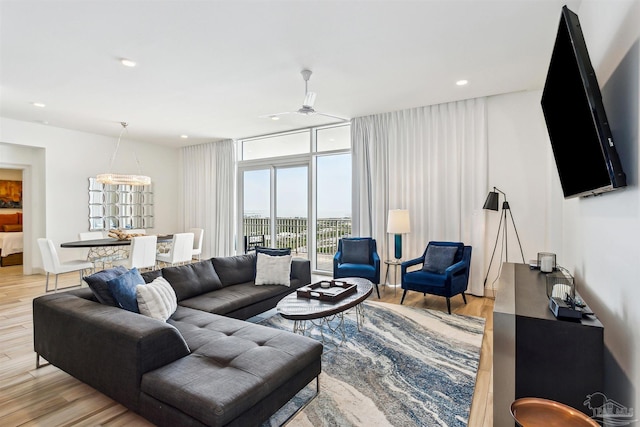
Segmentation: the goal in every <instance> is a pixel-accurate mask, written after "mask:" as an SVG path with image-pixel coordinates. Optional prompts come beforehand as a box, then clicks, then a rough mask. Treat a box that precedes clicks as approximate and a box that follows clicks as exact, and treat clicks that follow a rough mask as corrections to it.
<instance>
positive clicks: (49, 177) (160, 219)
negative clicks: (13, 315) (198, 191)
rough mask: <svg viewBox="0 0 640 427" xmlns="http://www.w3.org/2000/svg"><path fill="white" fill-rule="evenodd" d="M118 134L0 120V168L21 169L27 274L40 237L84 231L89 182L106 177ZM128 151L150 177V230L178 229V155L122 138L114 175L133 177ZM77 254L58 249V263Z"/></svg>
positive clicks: (35, 261)
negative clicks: (152, 222) (152, 214)
mask: <svg viewBox="0 0 640 427" xmlns="http://www.w3.org/2000/svg"><path fill="white" fill-rule="evenodd" d="M116 125H117V124H116ZM119 132H120V128H119V126H114V137H106V136H101V135H94V134H89V133H84V132H77V131H72V130H67V129H61V128H56V127H53V126H46V125H41V124H35V123H27V122H21V121H17V120H11V119H6V118H0V167H2V168H13V169H22V170H23V192H24V201H23V211H24V220H25V228H28V229H29V230H30V231H27V230H25V254H24V256H25V258H27V259H26V260H25V263H24V271H25V273H26V274H30V273H31V272H34V273H35V272H39V271H40V268H41V266H42V262H41V260H40V253H39V252H38V250H37V247H36V245H35V239H37V238H38V237H43V236H45V237H49V238H51V239H53V240H54V242H56V243H58V244H59V243H62V242H66V241H71V240H77V236H78V233H79V232H80V231H87V230H88V227H89V223H88V220H87V217H88V178H89V177H91V176H95V175H96V174H97V173H100V172H108V169H109V163H110V160H111V156H112V154H113V151H114V148H115V144H116V142H117V136H118V133H119ZM125 135H126V134H125ZM133 150H135V153H136V154H137V156H138V158H139V159H140V164H141V169H142V173H144V174H146V175H149V176H151V179H152V181H153V185H154V210H155V227H154V229H153V230H151V231H152V232H154V233H173V232H175V231H176V230H179V228H178V227H179V222H178V217H179V214H178V208H179V203H177V201H178V200H180V194H179V188H180V182H181V172H180V171H181V166H180V164H179V152H178V151H179V150H178V149H177V148H169V147H164V146H160V145H154V144H148V143H142V142H133V141H129V140H125V139H123V140H122V142H121V145H120V151H119V154H118V156H117V158H116V163H118V166H114V170H113V171H114V172H129V173H131V172H134V173H135V172H137V166H136V165H135V162H134V161H131V160H130V158H131V157H132V154H133ZM120 167H121V168H122V169H119V168H120ZM180 231H181V230H180ZM77 254H78V252H74V251H72V250H62V251H61V258H70V257H73V256H75V255H77ZM32 267H33V268H34V270H31V268H32Z"/></svg>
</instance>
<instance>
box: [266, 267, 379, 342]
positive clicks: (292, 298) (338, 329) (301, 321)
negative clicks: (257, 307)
mask: <svg viewBox="0 0 640 427" xmlns="http://www.w3.org/2000/svg"><path fill="white" fill-rule="evenodd" d="M339 280H340V281H343V282H347V283H349V284H355V285H357V289H356V292H354V293H352V294H350V295H347V296H346V297H344V298H342V299H339V300H337V301H322V300H319V299H315V298H305V297H299V296H298V295H297V293H295V292H294V293H292V294H289V295H287V296H286V297H284V298H283V299H282V300H280V302H279V303H278V305H277V306H276V310H277V312H278V313H280V315H281V316H282V317H283V318H285V319H289V320H293V332H295V333H299V334H302V335H308V334H309V331H310V329H311V328H312V327H318V328H319V329H320V335H321V337H322V341H323V343H324V342H325V336H324V331H325V330H329V331H331V332H332V333H334V334H335V333H340V335H341V336H342V340H341V341H340V343H342V342H344V340H345V331H344V313H345V312H346V311H347V310H349V309H350V308H354V307H355V310H356V321H357V325H358V331H360V330H361V328H362V325H363V324H364V306H363V305H362V302H363V301H364V300H366V299H367V298H368V297H369V295H371V293H372V292H373V283H371V281H369V280H367V279H363V278H360V277H345V278H341V279H339Z"/></svg>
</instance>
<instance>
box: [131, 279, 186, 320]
mask: <svg viewBox="0 0 640 427" xmlns="http://www.w3.org/2000/svg"><path fill="white" fill-rule="evenodd" d="M136 299H137V300H138V308H139V309H140V313H142V314H144V315H145V316H149V317H153V318H154V319H158V320H162V321H163V322H166V321H167V319H168V318H169V317H171V315H172V314H173V313H174V312H175V311H176V309H177V308H178V298H177V297H176V293H175V291H174V290H173V288H172V287H171V285H170V284H169V282H167V279H165V278H164V277H157V278H156V279H155V280H154V281H153V282H151V283H148V284H146V285H139V286H136Z"/></svg>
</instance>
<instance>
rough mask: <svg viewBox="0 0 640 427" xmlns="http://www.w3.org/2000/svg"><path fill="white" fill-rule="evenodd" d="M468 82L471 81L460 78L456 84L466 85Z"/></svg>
mask: <svg viewBox="0 0 640 427" xmlns="http://www.w3.org/2000/svg"><path fill="white" fill-rule="evenodd" d="M467 83H469V80H458V81H457V82H456V84H457V85H458V86H464V85H466V84H467Z"/></svg>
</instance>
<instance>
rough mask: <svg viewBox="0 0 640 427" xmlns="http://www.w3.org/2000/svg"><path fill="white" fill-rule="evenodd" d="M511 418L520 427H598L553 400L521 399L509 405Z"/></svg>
mask: <svg viewBox="0 0 640 427" xmlns="http://www.w3.org/2000/svg"><path fill="white" fill-rule="evenodd" d="M511 416H512V417H513V419H514V420H516V423H517V424H518V425H519V426H521V427H567V426H572V427H583V426H584V427H600V424H598V423H597V422H596V421H595V420H594V419H593V418H589V417H588V416H587V415H585V414H583V413H582V412H580V411H578V410H577V409H574V408H572V407H570V406H567V405H564V404H562V403H558V402H555V401H553V400H548V399H541V398H538V397H523V398H521V399H517V400H516V401H514V402H513V403H512V404H511Z"/></svg>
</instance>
